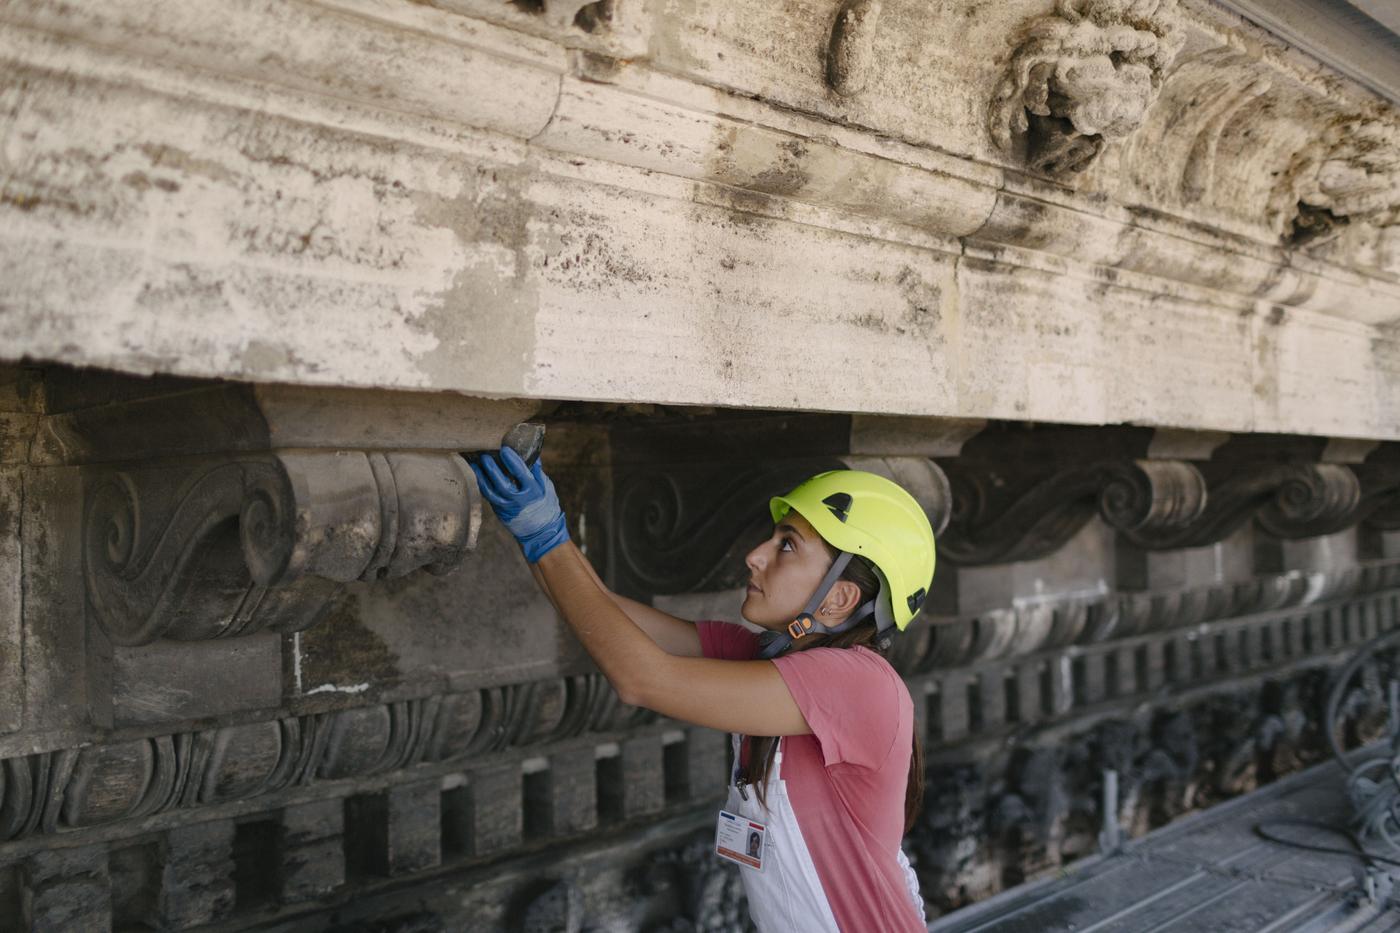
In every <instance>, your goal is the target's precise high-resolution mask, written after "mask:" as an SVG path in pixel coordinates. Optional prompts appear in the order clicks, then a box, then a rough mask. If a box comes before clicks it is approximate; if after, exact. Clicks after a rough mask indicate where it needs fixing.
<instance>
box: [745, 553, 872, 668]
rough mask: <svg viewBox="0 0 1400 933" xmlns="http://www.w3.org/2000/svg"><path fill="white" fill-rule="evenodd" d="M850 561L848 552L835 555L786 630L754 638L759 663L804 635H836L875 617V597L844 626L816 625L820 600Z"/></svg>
mask: <svg viewBox="0 0 1400 933" xmlns="http://www.w3.org/2000/svg"><path fill="white" fill-rule="evenodd" d="M854 557H855V555H854V554H852V553H851V552H849V551H842V552H841V553H839V554H837V555H836V560H834V561H832V563H831V569H830V570H828V571H827V572H826V576H824V577H822V582H820V583H818V584H817V588H816V590H814V591H813V593H812V598H811V599H809V600H807V606H806V607H805V608H804V609H803V610H802V611H801V612H799V613H798V614H797V618H796V619H794V620H793V621H792V622H789V623H788V626H787V628H786V629H784V630H782V631H777V632H774V631H768V632H764V633H763V634H762V635H760V636H758V644H759V652H758V657H759V659H760V660H765V661H766V660H770V659H772V658H776V657H777V656H778V655H780V654H782V653H783V652H785V651H787V650H788V649H789V648H791V647H792V646H793V643H794V642H796V641H797V640H798V639H799V638H805V637H807V636H808V635H839V634H841V633H842V632H844V631H847V630H848V629H851V628H854V627H855V626H857V625H859V624H860V623H861V622H864V621H865V620H866V619H868V618H870V616H871V615H873V614H874V613H875V601H876V600H877V599H879V598H880V597H879V595H878V594H877V595H876V597H875V599H872V600H870V601H869V602H867V603H865V604H863V605H861V606H859V607H858V608H857V609H856V611H855V612H853V613H851V617H850V618H849V619H847V620H846V621H845V622H842V623H841V624H840V625H837V626H834V627H832V628H828V627H827V626H825V625H822V624H821V623H820V622H818V621H817V617H816V615H815V614H814V613H816V611H817V608H818V607H819V606H821V604H822V600H824V599H826V594H827V593H830V592H831V588H832V587H833V586H835V585H836V581H837V580H839V579H841V574H843V573H845V571H846V566H847V565H848V564H850V562H851V559H852V558H854Z"/></svg>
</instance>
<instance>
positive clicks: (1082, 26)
mask: <svg viewBox="0 0 1400 933" xmlns="http://www.w3.org/2000/svg"><path fill="white" fill-rule="evenodd" d="M1183 42H1184V36H1183V34H1182V30H1181V28H1180V26H1179V24H1178V22H1177V19H1176V5H1175V0H1058V2H1057V3H1056V5H1055V12H1054V13H1053V14H1050V15H1048V16H1042V17H1039V18H1038V19H1035V20H1032V21H1031V23H1030V24H1029V25H1028V26H1027V27H1026V30H1025V32H1024V33H1023V35H1022V37H1021V41H1020V43H1019V44H1018V45H1017V46H1016V49H1015V51H1014V52H1012V54H1011V60H1010V63H1009V64H1008V66H1007V69H1006V72H1005V74H1004V75H1003V77H1002V79H1001V81H1000V83H998V85H997V88H996V91H995V93H994V94H993V97H992V102H991V108H990V111H989V114H988V127H989V129H990V131H991V134H992V139H993V140H994V141H995V142H996V144H997V146H998V147H1000V148H1001V149H1002V150H1004V151H1007V152H1011V151H1015V150H1017V149H1019V148H1020V147H1022V146H1024V148H1025V151H1026V161H1027V163H1028V164H1029V166H1030V168H1031V169H1033V170H1034V171H1038V172H1045V173H1047V174H1050V175H1070V174H1073V173H1076V172H1080V171H1082V170H1083V169H1085V168H1087V167H1088V165H1089V164H1090V163H1091V162H1092V161H1093V160H1094V158H1095V157H1096V156H1097V155H1098V154H1099V151H1100V150H1101V149H1102V148H1103V145H1104V143H1105V141H1107V140H1110V139H1121V138H1123V137H1126V136H1128V135H1129V134H1131V133H1132V132H1133V131H1134V130H1136V129H1137V128H1138V127H1139V126H1141V125H1142V123H1143V121H1144V120H1145V119H1146V116H1147V110H1148V108H1149V107H1150V106H1151V104H1152V102H1153V101H1154V100H1155V99H1156V97H1157V94H1158V92H1159V91H1160V89H1161V86H1162V81H1163V78H1164V76H1165V74H1166V70H1167V67H1168V66H1169V65H1170V64H1171V62H1172V59H1174V58H1175V57H1176V53H1177V52H1178V51H1179V50H1180V48H1181V46H1182V43H1183Z"/></svg>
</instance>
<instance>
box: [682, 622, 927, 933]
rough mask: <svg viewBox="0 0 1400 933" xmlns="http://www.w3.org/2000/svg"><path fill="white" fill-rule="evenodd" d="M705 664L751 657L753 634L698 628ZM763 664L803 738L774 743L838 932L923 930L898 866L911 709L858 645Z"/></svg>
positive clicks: (894, 679) (885, 671)
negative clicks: (778, 681) (802, 725)
mask: <svg viewBox="0 0 1400 933" xmlns="http://www.w3.org/2000/svg"><path fill="white" fill-rule="evenodd" d="M696 629H697V631H698V632H699V635H700V649H701V651H702V652H704V655H705V657H707V658H720V659H723V660H729V661H739V660H751V659H752V658H753V656H754V654H755V653H757V650H758V636H756V635H755V634H754V633H753V632H750V631H749V630H747V629H745V628H743V627H742V626H739V625H732V624H729V623H726V622H699V623H697V624H696ZM773 663H774V664H775V665H776V666H777V668H778V673H779V674H781V675H782V678H783V681H784V683H786V684H787V688H788V691H789V692H790V693H791V694H792V698H793V700H794V701H796V703H797V708H798V709H800V710H801V711H802V715H803V717H804V718H805V719H806V720H807V725H808V726H810V727H811V729H812V734H811V735H791V736H788V737H786V738H784V739H783V740H782V742H783V746H782V747H783V766H782V777H783V780H784V781H786V782H787V787H788V797H789V799H790V800H791V801H792V809H793V813H794V815H795V816H796V817H797V824H798V827H799V828H800V829H801V831H802V838H803V840H804V841H805V842H806V843H807V850H808V851H809V852H810V853H811V856H812V864H813V865H814V866H815V867H816V870H817V876H818V877H819V878H820V880H821V884H822V890H824V891H825V892H826V897H827V900H828V902H830V904H831V912H832V915H833V916H835V918H836V923H837V925H838V926H839V927H840V928H841V929H842V930H860V931H867V930H871V931H875V930H879V931H884V930H896V931H916V930H917V931H923V930H924V929H925V927H924V924H923V922H922V921H921V920H920V919H919V918H918V917H916V916H915V915H914V908H913V906H912V905H911V903H910V900H909V892H908V890H907V889H906V887H905V881H904V873H903V870H902V869H901V868H900V865H899V862H898V853H899V845H900V841H901V839H902V838H903V834H904V791H905V788H906V786H907V784H908V781H909V758H910V756H911V754H912V753H913V735H914V703H913V700H912V699H910V697H909V690H908V688H907V687H905V685H904V681H903V680H901V679H900V677H899V675H898V674H896V673H895V671H894V668H892V667H890V665H889V662H887V661H886V660H885V659H884V658H882V657H880V656H879V655H878V654H876V653H875V652H873V651H871V650H870V649H868V648H809V649H807V650H805V651H795V652H793V653H791V654H788V655H785V656H783V657H780V658H775V659H774V661H773Z"/></svg>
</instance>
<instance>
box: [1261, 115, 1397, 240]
mask: <svg viewBox="0 0 1400 933" xmlns="http://www.w3.org/2000/svg"><path fill="white" fill-rule="evenodd" d="M1269 211H1270V216H1271V219H1272V221H1273V223H1274V226H1275V227H1276V228H1277V229H1278V231H1279V233H1280V235H1281V236H1282V237H1283V240H1284V242H1285V243H1286V244H1287V245H1289V246H1317V245H1320V244H1322V243H1325V242H1327V241H1328V240H1331V239H1333V238H1334V237H1336V236H1337V235H1338V234H1340V233H1341V232H1342V230H1343V228H1345V227H1346V226H1348V225H1350V224H1367V225H1370V226H1372V227H1376V228H1383V227H1387V226H1391V225H1394V224H1396V223H1400V126H1398V125H1396V124H1394V123H1391V122H1387V121H1382V120H1378V119H1368V118H1363V117H1354V118H1352V119H1348V120H1344V121H1340V122H1338V123H1336V124H1334V125H1333V126H1332V127H1330V128H1329V129H1328V130H1327V131H1326V132H1324V133H1321V134H1319V135H1318V136H1317V137H1316V138H1315V139H1313V140H1312V141H1310V142H1309V143H1308V145H1306V146H1305V147H1304V148H1303V149H1301V150H1300V151H1299V152H1298V154H1297V155H1296V156H1295V157H1294V159H1293V163H1292V165H1290V166H1289V168H1288V170H1287V171H1286V172H1284V173H1283V174H1282V175H1281V176H1280V179H1279V184H1278V185H1277V187H1276V189H1275V193H1274V197H1273V200H1272V203H1271V204H1270V208H1269Z"/></svg>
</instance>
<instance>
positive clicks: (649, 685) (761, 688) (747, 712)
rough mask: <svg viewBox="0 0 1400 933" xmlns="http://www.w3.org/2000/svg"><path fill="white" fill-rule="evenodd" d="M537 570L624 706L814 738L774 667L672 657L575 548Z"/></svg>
mask: <svg viewBox="0 0 1400 933" xmlns="http://www.w3.org/2000/svg"><path fill="white" fill-rule="evenodd" d="M536 567H537V568H538V570H539V573H540V574H541V576H542V578H543V580H544V585H545V586H546V587H547V588H548V590H549V592H550V593H552V594H553V599H554V602H555V605H556V606H557V607H558V608H559V611H560V614H561V615H563V616H564V619H565V621H566V622H568V624H569V627H570V628H572V629H573V630H574V634H576V635H577V636H578V638H579V641H581V642H583V647H584V648H585V649H587V651H588V653H589V655H590V656H592V658H593V660H594V661H595V662H596V663H597V665H598V667H599V668H600V669H601V670H602V671H603V675H604V676H606V677H607V678H608V681H609V682H610V683H611V684H612V685H613V689H615V690H616V691H617V693H618V696H619V697H621V698H622V701H623V702H624V703H628V704H630V705H632V706H642V707H645V708H647V709H651V710H655V711H656V712H658V713H661V714H662V715H663V716H669V717H671V718H673V719H680V720H684V721H685V722H691V723H695V724H696V725H699V726H707V727H709V728H712V729H721V730H724V731H726V732H742V733H745V734H747V735H805V734H807V733H810V732H811V731H812V730H811V728H810V727H809V726H808V725H807V720H806V719H804V718H803V716H802V712H801V711H800V710H799V709H798V708H797V702H796V701H795V700H793V698H792V694H791V693H790V692H789V691H788V688H787V684H786V683H785V682H784V681H783V678H782V675H781V674H779V673H778V668H777V666H776V665H774V664H773V662H772V661H720V660H715V659H711V658H699V657H681V656H676V655H672V654H668V653H666V652H665V651H664V650H663V649H662V648H661V646H660V645H659V644H658V643H657V642H655V641H653V640H652V639H651V638H649V637H647V635H646V633H644V632H643V631H642V629H641V628H639V627H638V626H637V625H636V624H635V623H634V622H633V621H632V619H630V618H629V617H628V615H627V614H626V613H625V612H623V610H622V609H621V608H620V607H619V606H618V605H617V603H615V602H614V601H613V599H612V597H611V595H610V594H609V593H608V592H607V590H606V589H605V588H604V587H602V586H601V585H600V584H599V583H598V582H597V576H596V574H594V573H593V572H592V568H591V567H590V566H589V564H588V560H587V559H586V558H585V557H584V556H583V555H582V554H581V553H579V550H578V548H577V547H575V546H574V544H573V542H572V541H565V542H564V543H562V544H560V545H558V546H556V547H553V548H551V549H550V550H549V551H548V552H547V553H545V554H544V555H543V556H542V557H541V558H540V559H539V562H538V563H537V564H536ZM692 630H693V626H692ZM697 643H698V639H697Z"/></svg>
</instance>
